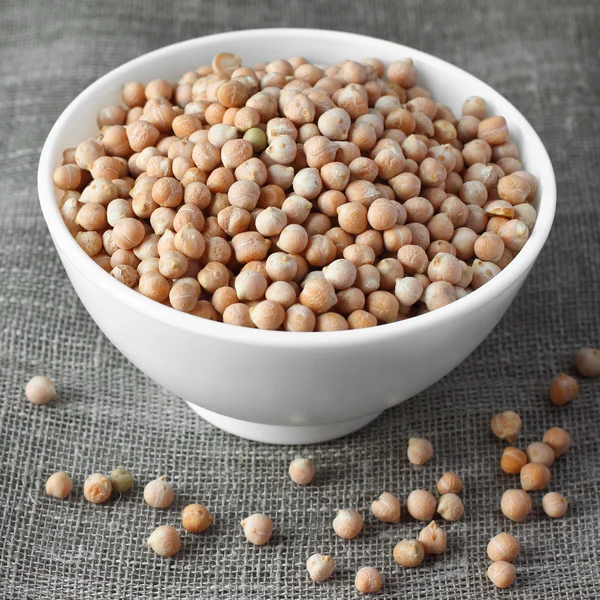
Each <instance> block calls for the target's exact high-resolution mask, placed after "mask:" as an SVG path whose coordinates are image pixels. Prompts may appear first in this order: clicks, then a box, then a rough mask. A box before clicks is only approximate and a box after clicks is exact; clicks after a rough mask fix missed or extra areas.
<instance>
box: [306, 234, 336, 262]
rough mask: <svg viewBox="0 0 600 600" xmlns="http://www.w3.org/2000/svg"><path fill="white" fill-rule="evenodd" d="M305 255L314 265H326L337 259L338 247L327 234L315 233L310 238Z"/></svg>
mask: <svg viewBox="0 0 600 600" xmlns="http://www.w3.org/2000/svg"><path fill="white" fill-rule="evenodd" d="M304 255H305V257H306V260H307V261H308V263H309V264H310V265H312V266H313V267H324V266H325V265H328V264H329V263H331V262H332V261H333V260H334V259H335V256H336V247H335V245H334V243H333V242H332V241H331V240H330V239H329V238H328V237H327V236H325V235H313V236H312V237H310V238H309V239H308V244H307V246H306V249H305V251H304Z"/></svg>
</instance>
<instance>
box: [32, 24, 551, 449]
mask: <svg viewBox="0 0 600 600" xmlns="http://www.w3.org/2000/svg"><path fill="white" fill-rule="evenodd" d="M266 39H268V40H269V43H268V45H267V44H265V43H264V41H265V40H266ZM223 51H230V52H234V53H236V54H237V55H239V56H240V57H242V58H243V60H244V63H245V64H250V65H252V64H255V63H257V62H259V61H263V60H271V59H274V58H277V57H279V56H280V55H283V56H297V55H301V56H305V57H306V58H308V59H309V60H311V61H314V62H316V63H323V64H329V63H335V62H339V61H341V60H343V59H354V60H361V59H363V58H366V57H371V56H372V57H377V58H380V59H382V60H384V62H386V63H389V62H391V61H393V60H397V59H400V58H405V57H408V56H410V57H412V58H413V60H414V61H415V63H416V65H417V67H418V70H419V73H420V76H421V78H420V82H421V83H422V85H425V86H426V87H428V88H430V89H431V91H432V93H433V97H434V98H435V99H436V100H437V101H439V102H444V103H446V104H448V105H449V106H450V107H451V108H452V109H453V110H454V112H455V114H460V107H461V105H462V102H463V100H464V99H465V98H466V97H467V96H471V95H478V96H482V97H483V98H485V99H486V101H487V103H488V106H489V108H490V113H491V114H501V115H504V116H505V117H506V119H507V121H508V124H509V126H510V131H511V136H512V137H513V139H514V140H515V141H516V142H517V143H518V145H519V148H520V151H521V155H522V158H523V162H524V165H525V168H526V169H527V170H528V171H531V172H532V173H533V174H534V175H535V176H536V177H537V178H538V180H539V182H540V185H539V192H538V198H537V200H536V202H535V206H536V208H537V209H538V219H537V223H536V225H535V227H534V229H533V232H532V234H531V237H530V239H529V241H528V242H527V244H526V245H525V247H524V248H523V250H522V251H521V252H520V253H519V254H518V256H517V257H516V258H515V260H514V261H513V262H512V263H511V264H510V265H509V266H508V267H507V268H506V269H505V270H503V271H502V272H501V273H500V274H499V275H498V276H497V277H495V278H494V279H493V280H492V281H490V282H489V283H487V284H486V285H485V286H483V287H482V288H480V289H478V290H476V291H475V292H473V293H472V294H470V295H468V296H467V297H465V298H463V299H461V300H459V301H457V302H455V303H453V304H451V305H449V306H446V307H444V308H442V309H439V310H437V311H435V312H432V313H428V314H424V315H422V316H418V317H414V318H411V319H408V320H406V321H403V322H399V323H394V324H391V325H385V326H379V327H374V328H371V329H362V330H354V331H342V332H330V333H288V332H278V331H275V332H272V331H259V330H256V329H246V328H242V327H234V326H229V325H224V324H222V323H216V322H212V321H207V320H204V319H199V318H197V317H193V316H190V315H186V314H184V313H181V312H178V311H176V310H173V309H172V308H168V307H165V306H163V305H161V304H159V303H157V302H153V301H151V300H149V299H147V298H145V297H144V296H142V295H141V294H139V293H137V292H134V291H132V290H130V289H129V288H127V287H126V286H124V285H122V284H121V283H119V282H118V281H116V280H115V279H113V278H112V277H111V276H110V275H109V274H108V273H106V272H104V271H103V270H102V269H101V268H100V267H99V266H97V265H96V264H95V263H94V262H93V261H92V260H91V259H90V258H89V257H88V256H87V255H86V254H85V253H84V252H83V251H82V250H81V249H80V248H79V246H78V245H77V243H76V242H75V240H74V239H73V238H72V237H71V235H70V234H69V232H68V231H67V228H66V227H65V225H64V224H63V221H62V219H61V216H60V213H59V211H58V208H57V203H56V198H57V190H56V189H55V188H54V186H53V184H52V171H53V169H54V168H55V167H56V166H58V165H59V164H60V160H61V153H62V151H63V150H64V149H65V148H68V147H72V146H76V145H77V144H78V143H79V142H80V141H81V140H82V139H84V138H85V137H88V136H91V135H94V134H95V132H96V130H97V127H96V113H97V112H98V110H99V109H100V108H101V107H102V106H105V105H107V104H114V103H116V102H118V101H119V98H120V88H121V85H122V84H123V83H124V82H126V81H132V80H133V81H148V80H150V79H154V78H165V79H168V80H176V79H178V76H179V75H180V74H181V73H184V72H185V71H189V70H193V69H195V68H196V67H197V66H198V65H200V64H203V63H210V60H211V57H212V56H213V55H215V54H217V53H218V52H223ZM38 189H39V196H40V203H41V207H42V211H43V213H44V217H45V219H46V222H47V224H48V228H49V230H50V234H51V236H52V239H53V241H54V244H55V246H56V248H57V250H58V253H59V255H60V259H61V261H62V263H63V265H64V267H65V270H66V271H67V274H68V276H69V278H70V280H71V283H72V284H73V286H74V288H75V290H76V292H77V294H78V295H79V298H80V299H81V301H82V302H83V304H84V306H85V307H86V309H87V310H88V312H89V313H90V315H91V316H92V318H93V319H94V321H95V322H96V323H97V325H98V327H100V329H101V330H102V331H103V332H104V334H105V335H106V336H107V337H108V338H109V339H110V340H111V342H112V343H113V344H114V345H115V346H116V347H117V348H118V349H119V350H120V351H121V352H122V353H123V354H124V355H125V356H126V357H127V358H128V359H129V360H131V362H132V363H134V364H135V365H136V366H137V367H139V368H140V369H141V370H142V371H143V372H144V373H145V374H146V375H148V377H151V378H152V379H154V380H155V381H156V382H157V383H159V384H160V385H162V386H163V387H165V388H166V389H167V390H169V391H170V392H172V393H173V394H175V395H177V396H180V397H181V398H183V399H184V400H186V401H187V402H188V403H189V404H190V405H191V406H192V407H193V408H194V409H195V410H196V411H197V412H198V413H199V414H200V415H201V416H202V417H204V418H205V419H206V420H207V421H209V422H211V423H213V424H214V425H216V426H217V427H221V428H222V429H224V430H226V431H229V432H231V433H234V434H236V435H239V436H242V437H246V438H250V439H253V440H258V441H263V442H272V443H282V444H291V443H312V442H318V441H323V440H328V439H333V438H335V437H339V436H341V435H345V434H347V433H350V432H352V431H354V430H356V429H358V428H360V427H362V426H364V425H365V424H367V423H368V422H369V421H371V420H372V419H374V418H375V417H376V416H377V415H379V414H380V413H381V412H382V411H383V410H385V409H387V408H390V407H392V406H394V405H396V404H398V403H399V402H402V401H403V400H406V399H407V398H410V397H411V396H413V395H415V394H417V393H419V392H420V391H422V390H424V389H425V388H427V387H428V386H430V385H432V384H433V383H435V382H436V381H438V380H439V379H440V378H441V377H443V376H444V375H446V374H447V373H448V372H449V371H451V370H452V369H453V368H454V367H456V366H457V365H458V364H460V363H461V362H462V361H463V360H464V359H465V358H466V357H467V356H468V355H469V354H470V353H471V352H472V351H473V350H474V349H475V348H476V347H477V346H478V345H479V344H480V343H481V342H482V341H483V339H484V338H485V337H486V336H487V335H488V333H489V332H490V331H491V330H492V329H493V328H494V327H495V326H496V324H497V323H498V321H499V320H500V318H501V317H502V315H503V314H504V313H505V311H506V310H507V309H508V307H509V305H510V303H511V302H512V301H513V299H514V297H515V296H516V294H517V292H518V291H519V288H520V287H521V285H522V284H523V282H524V281H525V278H526V277H527V275H528V273H529V271H530V269H531V268H532V266H533V264H534V262H535V260H536V258H537V256H538V254H539V252H540V250H541V249H542V246H543V245H544V243H545V241H546V238H547V237H548V234H549V232H550V228H551V226H552V220H553V217H554V210H555V204H556V184H555V179H554V172H553V170H552V165H551V163H550V159H549V157H548V154H547V152H546V150H545V148H544V146H543V144H542V142H541V141H540V138H539V137H538V136H537V134H536V133H535V131H534V130H533V128H532V127H531V125H530V124H529V123H528V122H527V120H526V119H525V118H524V117H523V115H522V114H521V113H520V112H519V111H518V110H517V109H516V108H515V107H514V106H513V105H512V104H510V103H509V102H508V101H507V100H506V99H505V98H503V97H502V96H501V95H500V94H499V93H498V92H496V91H494V90H493V89H492V88H491V87H489V86H488V85H486V84H485V83H483V82H481V81H480V80H479V79H476V78H475V77H473V76H472V75H469V74H468V73H465V72H464V71H462V70H460V69H458V68H457V67H455V66H452V65H450V64H448V63H446V62H444V61H442V60H440V59H438V58H435V57H433V56H430V55H428V54H425V53H423V52H419V51H417V50H413V49H412V48H408V47H406V46H401V45H399V44H394V43H392V42H387V41H382V40H378V39H375V38H371V37H364V36H360V35H354V34H350V33H341V32H334V31H322V30H311V29H268V30H248V31H237V32H232V33H223V34H217V35H210V36H207V37H203V38H199V39H195V40H189V41H186V42H181V43H179V44H175V45H172V46H168V47H166V48H162V49H160V50H156V51H155V52H151V53H150V54H146V55H144V56H141V57H139V58H136V59H135V60H132V61H131V62H128V63H127V64H124V65H123V66H121V67H119V68H118V69H115V70H114V71H111V72H110V73H108V74H107V75H105V76H104V77H102V78H100V79H99V80H98V81H96V82H95V83H93V84H92V85H90V86H89V87H88V88H87V89H86V90H84V91H83V92H82V93H81V94H80V95H79V96H78V97H77V98H76V99H75V100H73V102H72V103H71V104H70V105H69V106H68V107H67V108H66V109H65V111H64V112H63V114H62V115H61V116H60V118H59V119H58V121H57V122H56V124H55V125H54V127H53V128H52V131H51V132H50V134H49V135H48V139H47V140H46V143H45V145H44V149H43V151H42V154H41V158H40V165H39V173H38Z"/></svg>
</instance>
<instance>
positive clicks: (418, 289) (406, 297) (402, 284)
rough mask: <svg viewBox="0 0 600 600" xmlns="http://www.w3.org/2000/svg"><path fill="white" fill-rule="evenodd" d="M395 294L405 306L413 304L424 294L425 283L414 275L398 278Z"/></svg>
mask: <svg viewBox="0 0 600 600" xmlns="http://www.w3.org/2000/svg"><path fill="white" fill-rule="evenodd" d="M394 294H395V296H396V298H398V301H399V302H400V304H401V305H403V306H412V305H413V304H415V303H416V302H418V300H419V298H420V297H421V296H422V295H423V285H422V284H421V282H420V281H419V280H417V279H415V278H414V277H403V278H399V279H397V280H396V283H395V287H394Z"/></svg>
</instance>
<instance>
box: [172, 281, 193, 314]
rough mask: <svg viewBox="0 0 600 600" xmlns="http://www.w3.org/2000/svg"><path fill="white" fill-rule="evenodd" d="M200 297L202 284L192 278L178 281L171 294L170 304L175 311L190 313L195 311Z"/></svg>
mask: <svg viewBox="0 0 600 600" xmlns="http://www.w3.org/2000/svg"><path fill="white" fill-rule="evenodd" d="M199 295H200V284H199V283H198V281H197V280H196V279H194V278H192V277H182V278H181V279H178V280H177V281H176V282H175V283H174V284H173V286H172V287H171V291H170V292H169V302H170V303H171V306H172V307H173V308H174V309H175V310H180V311H182V312H189V311H190V310H193V309H194V308H195V306H196V303H197V302H198V297H199Z"/></svg>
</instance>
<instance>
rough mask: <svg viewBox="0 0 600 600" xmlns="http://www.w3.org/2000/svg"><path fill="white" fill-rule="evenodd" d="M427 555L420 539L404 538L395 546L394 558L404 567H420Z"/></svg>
mask: <svg viewBox="0 0 600 600" xmlns="http://www.w3.org/2000/svg"><path fill="white" fill-rule="evenodd" d="M424 557H425V549H424V548H423V544H421V542H420V541H419V540H402V541H401V542H398V543H397V544H396V546H395V547H394V560H395V561H396V562H397V563H398V564H399V565H402V566H403V567H408V568H412V567H418V566H419V565H420V564H421V563H422V562H423V558H424Z"/></svg>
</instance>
